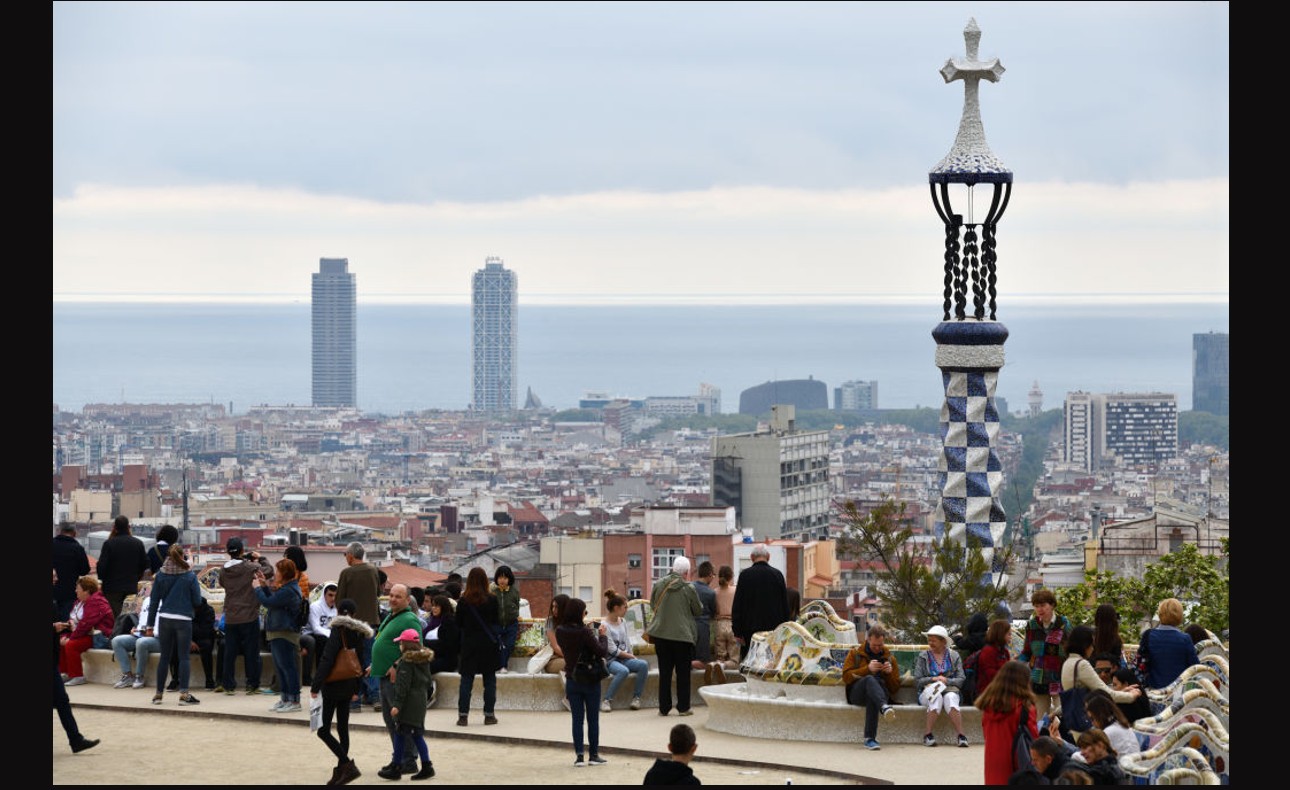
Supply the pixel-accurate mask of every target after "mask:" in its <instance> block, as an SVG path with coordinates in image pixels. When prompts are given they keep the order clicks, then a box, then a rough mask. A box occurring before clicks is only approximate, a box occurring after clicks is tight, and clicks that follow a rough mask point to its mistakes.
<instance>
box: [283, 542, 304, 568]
mask: <svg viewBox="0 0 1290 790" xmlns="http://www.w3.org/2000/svg"><path fill="white" fill-rule="evenodd" d="M282 556H284V557H286V558H287V559H289V560H291V561H292V562H294V563H295V564H296V570H297V571H299V572H301V573H304V572H305V571H307V570H309V560H307V559H305V550H304V549H302V548H300V547H299V546H287V547H286V548H285V549H283V551H282Z"/></svg>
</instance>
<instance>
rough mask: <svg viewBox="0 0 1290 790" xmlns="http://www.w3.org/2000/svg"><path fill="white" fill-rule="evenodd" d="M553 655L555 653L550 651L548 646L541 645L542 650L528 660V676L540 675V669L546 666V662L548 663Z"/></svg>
mask: <svg viewBox="0 0 1290 790" xmlns="http://www.w3.org/2000/svg"><path fill="white" fill-rule="evenodd" d="M554 655H555V651H554V650H552V649H551V645H550V644H545V645H542V648H541V649H540V650H538V651H537V652H536V653H534V654H533V657H532V658H530V659H529V665H528V669H527V671H528V673H529V674H530V675H540V674H542V669H543V667H545V666H546V662H548V661H550V660H551V658H552V657H553V656H554Z"/></svg>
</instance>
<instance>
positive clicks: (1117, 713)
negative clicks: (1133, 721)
mask: <svg viewBox="0 0 1290 790" xmlns="http://www.w3.org/2000/svg"><path fill="white" fill-rule="evenodd" d="M1099 691H1100V689H1099ZM1084 711H1085V712H1086V713H1088V717H1089V719H1090V720H1091V721H1092V722H1093V723H1094V724H1096V725H1097V727H1098V729H1102V730H1105V729H1106V728H1107V727H1110V726H1111V725H1112V724H1120V725H1122V726H1124V727H1128V726H1129V720H1128V718H1127V717H1126V716H1125V715H1124V712H1123V711H1121V710H1120V706H1119V705H1116V704H1115V703H1114V702H1113V701H1112V700H1111V698H1110V697H1109V696H1107V695H1106V694H1097V695H1090V696H1089V697H1088V698H1087V699H1085V700H1084Z"/></svg>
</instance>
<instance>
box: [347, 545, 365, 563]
mask: <svg viewBox="0 0 1290 790" xmlns="http://www.w3.org/2000/svg"><path fill="white" fill-rule="evenodd" d="M364 553H365V552H364V551H363V544H362V543H359V542H358V541H354V542H353V543H351V544H349V545H348V546H346V547H345V562H346V564H349V565H354V564H355V563H359V562H362V561H363V554H364Z"/></svg>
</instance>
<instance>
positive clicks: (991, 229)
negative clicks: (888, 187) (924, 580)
mask: <svg viewBox="0 0 1290 790" xmlns="http://www.w3.org/2000/svg"><path fill="white" fill-rule="evenodd" d="M963 38H964V41H965V42H966V45H967V46H966V49H967V56H966V57H965V58H950V59H949V60H947V61H946V62H945V65H944V66H943V67H942V68H941V76H942V77H943V78H944V79H945V82H946V83H950V82H953V81H955V80H962V81H963V117H962V119H961V120H960V122H959V130H958V136H957V137H956V138H955V140H954V146H953V147H952V148H951V149H950V152H949V153H948V154H946V156H945V158H944V159H942V160H941V161H940V162H939V163H938V164H937V165H936V167H935V168H933V169H932V170H931V172H929V173H928V183H929V184H930V186H931V193H932V203H933V204H934V205H935V206H936V212H937V214H939V215H940V218H941V221H942V223H943V224H944V228H945V263H944V265H945V290H944V315H943V316H942V319H943V320H942V322H941V323H940V324H938V325H937V326H936V328H935V329H934V330H932V337H933V339H935V340H936V366H937V367H939V368H940V369H941V378H942V381H943V384H944V387H945V403H944V405H942V406H941V441H942V445H943V448H942V453H941V458H940V460H939V463H938V467H939V482H940V487H941V500H940V502H939V503H938V504H937V506H936V513H935V517H934V527H933V528H934V531H935V534H936V536H937V537H938V538H941V537H946V536H948V537H949V538H950V539H952V540H956V541H959V542H960V543H963V544H964V545H966V543H967V536H968V535H972V536H974V537H976V538H977V539H979V540H980V541H981V544H982V547H983V549H984V553H985V556H986V559H987V560H990V559H992V558H993V555H994V546H996V545H997V544H998V542H999V540H1000V539H1001V538H1002V537H1003V532H1004V528H1005V527H1006V526H1007V522H1006V518H1005V515H1004V511H1003V507H1002V506H1001V505H1000V504H999V489H1000V488H1001V487H1002V485H1003V470H1002V465H1001V464H1000V462H999V454H998V452H997V450H996V449H995V447H996V443H997V441H998V438H999V412H998V410H997V409H996V407H995V403H994V391H995V386H996V385H997V384H998V380H999V369H1000V368H1001V367H1003V361H1004V360H1003V344H1004V341H1006V340H1007V339H1008V329H1007V327H1005V326H1004V325H1003V324H1001V323H999V322H998V321H997V320H996V319H995V311H996V304H995V301H996V299H995V297H996V291H995V282H996V272H995V263H996V255H995V229H996V226H997V223H998V221H999V219H1000V217H1002V216H1003V212H1004V210H1005V209H1006V208H1007V206H1008V199H1009V197H1011V194H1012V171H1010V170H1008V169H1007V168H1006V167H1004V165H1003V163H1002V162H1001V161H999V159H998V157H996V156H995V155H994V153H993V152H991V151H990V146H989V145H988V144H987V143H986V140H985V128H984V126H983V125H982V123H981V107H980V100H979V95H978V88H979V86H980V82H981V80H986V81H988V82H998V81H999V79H1000V78H1001V77H1002V76H1003V71H1004V68H1003V66H1001V65H1000V64H999V60H998V58H992V59H990V60H987V61H982V60H979V59H978V58H977V45H978V44H979V43H980V40H981V30H980V28H978V27H977V25H976V20H975V19H971V20H969V21H968V24H967V28H966V29H964V31H963ZM978 185H981V186H983V189H985V188H988V189H989V191H990V194H989V199H988V208H986V210H985V211H984V213H983V216H981V217H980V218H978V217H976V216H975V214H976V206H977V205H978V198H979V199H980V203H979V205H982V206H986V205H987V200H986V196H985V195H981V196H977V195H975V194H974V190H975V189H976V187H977V186H978ZM951 186H953V187H954V189H955V190H956V191H958V192H959V198H958V199H959V200H960V205H961V204H962V202H964V196H966V201H965V202H966V204H967V206H966V211H961V210H960V211H956V210H955V208H954V206H953V205H952V195H951ZM978 233H979V234H980V235H979V236H978ZM960 239H961V242H960ZM969 296H970V299H971V310H969V305H968V301H969ZM995 570H996V571H997V570H1000V569H999V568H997V567H996V568H995Z"/></svg>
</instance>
